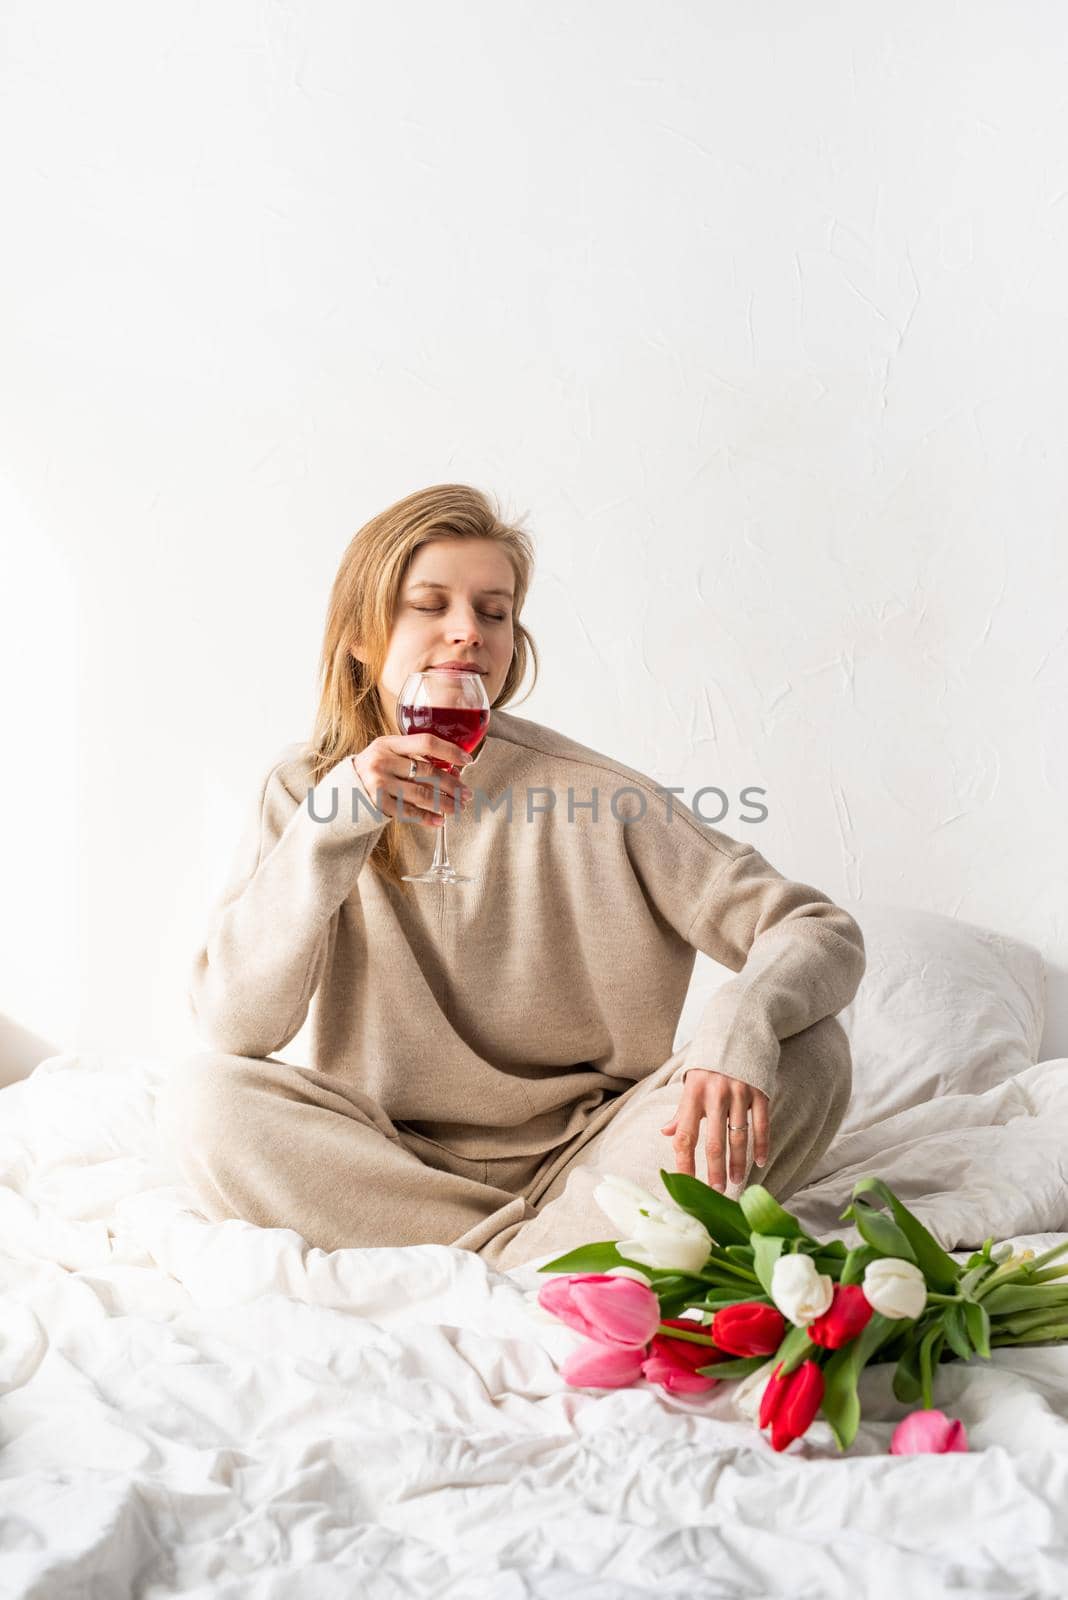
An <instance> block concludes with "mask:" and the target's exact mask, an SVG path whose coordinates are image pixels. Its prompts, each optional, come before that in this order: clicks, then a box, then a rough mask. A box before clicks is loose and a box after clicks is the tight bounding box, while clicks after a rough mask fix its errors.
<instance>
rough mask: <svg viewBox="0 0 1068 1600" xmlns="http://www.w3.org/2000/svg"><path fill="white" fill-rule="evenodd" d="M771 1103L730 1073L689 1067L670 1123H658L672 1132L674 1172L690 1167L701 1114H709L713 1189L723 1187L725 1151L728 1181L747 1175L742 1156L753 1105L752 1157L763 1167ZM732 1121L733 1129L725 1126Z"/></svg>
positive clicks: (668, 1131) (740, 1178)
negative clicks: (728, 1158)
mask: <svg viewBox="0 0 1068 1600" xmlns="http://www.w3.org/2000/svg"><path fill="white" fill-rule="evenodd" d="M769 1105H770V1102H769V1100H768V1097H767V1095H766V1094H765V1093H764V1091H763V1090H762V1089H754V1087H753V1085H752V1084H751V1083H743V1082H742V1080H741V1079H740V1078H728V1077H727V1075H726V1073H723V1072H713V1071H712V1070H711V1068H707V1067H690V1068H688V1069H687V1072H686V1075H685V1078H684V1080H683V1086H682V1101H681V1102H680V1105H679V1109H678V1111H677V1112H676V1114H675V1118H674V1120H673V1121H672V1122H669V1123H668V1124H667V1126H666V1127H664V1128H661V1130H660V1131H661V1133H663V1134H674V1138H673V1139H672V1144H673V1146H674V1150H675V1170H676V1172H688V1173H689V1174H690V1176H691V1178H693V1177H696V1173H695V1171H694V1150H695V1149H696V1147H697V1139H698V1135H699V1133H700V1129H701V1119H702V1118H703V1117H707V1118H708V1143H707V1146H706V1150H707V1161H708V1182H709V1185H710V1187H711V1188H713V1189H723V1188H724V1187H725V1178H726V1161H725V1156H726V1153H727V1152H728V1151H729V1152H730V1181H731V1182H732V1183H741V1182H742V1181H743V1179H744V1178H745V1175H746V1165H745V1158H746V1152H747V1150H748V1146H749V1109H750V1107H752V1110H753V1141H754V1146H755V1148H754V1152H753V1160H754V1162H755V1164H756V1165H757V1166H758V1167H762V1166H763V1165H764V1164H765V1162H766V1161H767V1159H768V1108H769ZM728 1123H729V1124H730V1127H731V1130H732V1131H731V1132H728V1128H727V1125H728Z"/></svg>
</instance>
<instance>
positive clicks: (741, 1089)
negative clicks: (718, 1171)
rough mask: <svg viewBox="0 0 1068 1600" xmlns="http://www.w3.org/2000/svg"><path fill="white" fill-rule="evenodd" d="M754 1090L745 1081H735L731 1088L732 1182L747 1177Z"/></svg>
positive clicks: (729, 1133)
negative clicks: (751, 1097) (750, 1102)
mask: <svg viewBox="0 0 1068 1600" xmlns="http://www.w3.org/2000/svg"><path fill="white" fill-rule="evenodd" d="M751 1092H752V1091H751V1090H750V1088H749V1086H748V1085H747V1084H744V1083H739V1082H738V1081H737V1080H735V1082H734V1087H733V1088H732V1090H731V1114H730V1120H729V1123H728V1127H727V1148H728V1150H729V1151H730V1172H731V1182H732V1183H741V1182H742V1180H743V1179H744V1177H745V1158H746V1156H747V1155H748V1153H749V1095H750V1093H751Z"/></svg>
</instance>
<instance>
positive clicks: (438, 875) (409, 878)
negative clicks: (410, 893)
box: [401, 868, 475, 883]
mask: <svg viewBox="0 0 1068 1600" xmlns="http://www.w3.org/2000/svg"><path fill="white" fill-rule="evenodd" d="M401 879H402V881H403V882H404V883H474V881H475V880H474V878H469V877H467V875H466V874H465V873H463V872H453V871H452V870H451V868H450V869H449V870H447V871H443V872H404V873H402V874H401Z"/></svg>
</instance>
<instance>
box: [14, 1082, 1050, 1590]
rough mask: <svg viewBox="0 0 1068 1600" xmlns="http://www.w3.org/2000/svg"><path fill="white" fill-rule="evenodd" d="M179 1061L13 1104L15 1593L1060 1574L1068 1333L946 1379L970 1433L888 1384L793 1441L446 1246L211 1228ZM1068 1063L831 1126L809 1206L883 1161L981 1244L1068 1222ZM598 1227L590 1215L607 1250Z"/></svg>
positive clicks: (836, 1198)
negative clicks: (893, 1440) (950, 1430)
mask: <svg viewBox="0 0 1068 1600" xmlns="http://www.w3.org/2000/svg"><path fill="white" fill-rule="evenodd" d="M165 1070H166V1069H165V1067H164V1065H163V1064H162V1063H160V1062H156V1061H154V1060H151V1059H148V1060H141V1059H135V1058H129V1057H125V1058H116V1059H111V1058H104V1057H101V1056H77V1057H76V1056H72V1055H61V1056H56V1057H53V1058H51V1059H49V1060H47V1061H45V1062H43V1063H42V1064H41V1065H40V1066H39V1067H38V1068H37V1069H36V1071H35V1072H34V1073H33V1075H32V1076H31V1077H30V1078H29V1079H27V1080H26V1081H25V1082H22V1083H18V1084H15V1085H12V1086H10V1087H9V1088H6V1089H4V1090H2V1091H0V1273H2V1279H0V1288H2V1291H3V1303H2V1322H0V1593H2V1594H3V1595H5V1596H30V1595H32V1596H40V1597H47V1600H66V1597H68V1596H69V1597H71V1600H74V1597H77V1600H85V1597H87V1596H94V1597H95V1596H101V1597H105V1596H106V1597H107V1600H112V1597H118V1596H123V1595H138V1596H146V1597H154V1596H162V1595H172V1594H181V1595H188V1596H203V1597H205V1600H207V1597H208V1596H210V1597H211V1600H219V1597H222V1596H246V1595H247V1596H271V1597H283V1596H294V1597H296V1596H300V1597H301V1600H308V1597H309V1596H311V1597H318V1596H334V1595H337V1596H345V1597H346V1600H347V1597H350V1596H353V1595H357V1594H359V1595H364V1594H366V1595H369V1596H372V1597H374V1600H378V1597H379V1596H382V1597H392V1596H401V1595H403V1596H406V1597H411V1596H422V1595H430V1594H433V1595H435V1596H449V1597H453V1596H455V1597H457V1600H461V1597H462V1600H478V1597H482V1596H492V1597H493V1600H511V1597H513V1596H514V1597H516V1600H519V1597H520V1596H522V1597H539V1600H540V1597H545V1600H549V1597H552V1600H561V1597H564V1596H572V1595H582V1596H583V1597H587V1600H607V1597H609V1596H611V1597H613V1600H615V1597H617V1596H618V1597H626V1596H632V1595H634V1596H637V1595H645V1594H651V1593H654V1592H655V1593H656V1594H657V1595H660V1596H663V1595H680V1596H683V1595H685V1596H686V1597H687V1600H694V1597H699V1600H703V1597H705V1596H721V1595H722V1596H726V1595H730V1596H736V1595H754V1596H755V1595H761V1596H763V1595H790V1596H792V1597H798V1596H813V1597H816V1596H819V1597H820V1600H826V1597H831V1596H837V1595H848V1596H850V1597H851V1600H852V1597H853V1596H855V1595H856V1594H858V1593H861V1594H864V1595H866V1596H882V1595H887V1596H889V1595H894V1596H899V1595H901V1594H909V1595H912V1596H915V1597H917V1600H921V1597H922V1600H932V1597H936V1596H941V1595H943V1594H945V1595H950V1594H952V1595H954V1596H959V1595H960V1594H962V1593H966V1594H979V1593H981V1594H983V1595H985V1596H997V1597H1004V1600H1017V1597H1019V1600H1023V1597H1025V1596H1026V1597H1028V1600H1033V1597H1035V1596H1047V1595H1049V1596H1053V1595H1063V1594H1065V1593H1066V1592H1068V1346H1045V1347H1042V1346H1037V1347H1036V1346H1032V1347H1029V1348H1022V1349H1018V1350H1005V1349H1001V1350H996V1351H995V1352H994V1355H993V1358H992V1360H991V1361H990V1362H989V1363H985V1362H981V1361H979V1360H975V1361H973V1362H972V1363H970V1364H969V1365H967V1366H964V1365H962V1364H960V1363H959V1362H955V1363H952V1364H949V1365H945V1366H943V1367H941V1368H940V1370H939V1375H938V1380H937V1387H936V1394H935V1404H936V1405H940V1406H941V1407H942V1408H943V1409H944V1410H946V1411H947V1412H948V1413H949V1414H950V1415H952V1416H954V1417H960V1418H961V1420H962V1421H963V1422H964V1423H965V1426H966V1428H967V1430H968V1435H969V1440H970V1444H971V1452H970V1453H969V1454H968V1455H953V1456H939V1457H918V1456H917V1457H905V1458H897V1457H893V1456H889V1455H887V1453H886V1451H887V1446H888V1444H889V1441H890V1435H891V1433H892V1431H893V1427H894V1424H895V1423H896V1422H897V1420H898V1419H899V1418H900V1417H901V1416H902V1415H904V1414H905V1412H906V1411H907V1410H908V1409H910V1408H908V1407H904V1406H902V1405H900V1404H899V1403H898V1402H897V1401H896V1400H895V1399H894V1397H893V1394H892V1391H891V1388H890V1379H891V1374H892V1370H893V1369H892V1367H891V1366H890V1365H884V1366H880V1367H876V1368H873V1369H868V1370H867V1371H866V1372H865V1373H864V1374H863V1376H862V1379H861V1397H862V1404H863V1411H864V1420H863V1421H862V1424H861V1427H860V1431H859V1433H858V1436H857V1439H856V1442H855V1444H854V1445H853V1446H852V1448H851V1450H850V1451H849V1452H848V1454H846V1455H841V1454H840V1453H839V1451H838V1450H837V1447H836V1446H835V1444H834V1442H833V1439H832V1438H831V1435H830V1430H829V1428H828V1427H827V1425H826V1423H824V1422H822V1421H819V1422H817V1423H816V1424H815V1425H814V1428H813V1430H812V1431H811V1432H810V1434H809V1436H808V1437H807V1438H806V1439H804V1440H800V1441H797V1442H795V1443H794V1444H793V1445H792V1446H791V1447H790V1449H789V1450H788V1451H785V1452H783V1453H781V1454H778V1453H776V1452H775V1451H773V1450H772V1449H771V1446H770V1443H769V1442H768V1439H767V1436H766V1435H763V1434H761V1433H759V1432H758V1431H757V1430H756V1429H755V1428H754V1427H753V1425H752V1424H751V1423H750V1422H748V1421H747V1420H745V1419H744V1418H743V1417H742V1416H741V1415H740V1414H739V1413H738V1412H737V1411H736V1409H735V1406H734V1404H733V1401H732V1399H731V1386H730V1385H728V1384H725V1385H723V1387H722V1389H721V1390H719V1391H713V1393H712V1395H711V1397H697V1398H690V1399H676V1398H672V1397H670V1396H668V1395H666V1394H665V1393H664V1392H663V1391H662V1390H660V1389H659V1388H656V1387H653V1386H650V1385H648V1384H646V1383H641V1384H639V1385H637V1386H635V1387H633V1388H629V1389H624V1390H617V1391H586V1390H576V1389H572V1388H570V1387H569V1386H568V1385H566V1384H565V1383H564V1382H563V1381H562V1380H561V1378H560V1376H559V1372H558V1370H557V1365H556V1363H557V1361H558V1360H559V1359H560V1357H561V1356H562V1355H563V1354H564V1353H565V1352H566V1351H567V1350H568V1349H569V1348H571V1346H572V1344H573V1342H574V1340H575V1339H576V1337H577V1336H576V1335H574V1334H573V1333H571V1332H570V1330H568V1329H566V1328H564V1327H562V1326H560V1325H558V1324H549V1323H546V1322H544V1321H541V1320H539V1318H538V1317H537V1315H532V1313H531V1305H532V1297H533V1295H534V1293H535V1292H536V1287H537V1285H538V1284H539V1283H541V1282H544V1281H545V1277H544V1275H539V1274H538V1273H537V1271H536V1266H537V1265H538V1264H540V1262H542V1261H545V1260H547V1259H550V1258H549V1257H546V1256H541V1257H539V1258H538V1259H537V1261H536V1262H534V1263H532V1264H530V1265H529V1266H525V1267H523V1268H521V1269H517V1270H516V1271H514V1272H513V1273H510V1274H507V1275H506V1274H501V1273H497V1272H494V1271H493V1270H492V1269H490V1268H489V1267H487V1266H486V1265H485V1264H484V1263H483V1262H482V1261H481V1260H480V1259H479V1258H478V1257H476V1256H473V1255H471V1254H469V1253H467V1252H464V1251H459V1250H454V1249H452V1248H451V1247H446V1246H437V1245H427V1246H420V1247H416V1248H408V1249H392V1248H389V1249H376V1250H342V1251H335V1252H333V1253H331V1254H327V1253H324V1252H323V1251H320V1250H316V1249H309V1248H308V1247H307V1246H306V1245H305V1243H304V1241H303V1240H302V1239H301V1238H300V1236H299V1235H297V1234H296V1233H294V1232H291V1231H288V1230H264V1229H258V1228H254V1227H252V1226H250V1225H248V1224H246V1223H242V1222H238V1221H233V1222H228V1223H224V1224H221V1225H217V1224H212V1223H209V1222H206V1221H205V1220H203V1219H202V1218H201V1217H200V1216H199V1214H197V1213H196V1211H195V1208H192V1207H191V1197H190V1196H189V1195H188V1193H187V1192H186V1191H185V1190H184V1189H183V1188H182V1186H181V1185H180V1184H175V1183H173V1182H172V1181H170V1180H171V1178H172V1176H173V1175H172V1174H170V1173H169V1172H168V1171H167V1169H166V1167H165V1166H164V1164H163V1163H162V1161H161V1156H160V1152H159V1150H158V1146H157V1136H156V1131H155V1125H154V1121H153V1104H154V1096H155V1092H156V1089H157V1086H158V1084H159V1082H160V1080H161V1075H162V1073H163V1072H164V1071H165ZM1066 1125H1068V1059H1064V1060H1058V1061H1049V1062H1045V1063H1041V1064H1039V1065H1036V1066H1032V1067H1029V1068H1027V1069H1026V1070H1024V1071H1021V1072H1019V1073H1018V1074H1017V1075H1016V1076H1015V1077H1014V1078H1013V1079H1011V1080H1010V1081H1008V1082H1006V1083H1003V1084H1000V1085H997V1086H995V1087H993V1088H991V1089H989V1090H988V1091H987V1092H986V1093H983V1094H981V1095H962V1096H956V1097H951V1098H946V1099H943V1100H941V1101H939V1102H937V1103H935V1104H932V1105H927V1106H920V1107H913V1108H910V1109H909V1110H906V1111H903V1112H901V1113H899V1114H898V1115H897V1116H895V1117H892V1118H890V1119H889V1120H887V1121H886V1122H883V1123H880V1124H879V1125H877V1126H875V1127H872V1128H867V1129H863V1130H860V1131H859V1132H856V1133H853V1134H850V1135H848V1136H847V1137H845V1138H844V1139H842V1140H840V1141H839V1142H838V1143H837V1144H836V1145H835V1146H834V1147H833V1148H832V1150H831V1151H830V1152H829V1153H828V1157H827V1160H826V1161H825V1163H824V1167H823V1169H822V1170H821V1171H820V1172H819V1173H818V1174H817V1181H815V1182H813V1183H812V1184H811V1185H809V1187H808V1188H807V1189H806V1190H805V1191H803V1192H802V1193H801V1194H799V1195H796V1196H794V1197H793V1198H792V1199H791V1200H790V1201H789V1205H790V1207H791V1209H793V1210H795V1211H796V1212H797V1213H798V1214H799V1215H800V1216H801V1217H802V1219H803V1220H804V1222H805V1223H806V1225H808V1226H810V1227H812V1228H813V1229H816V1230H818V1231H819V1232H820V1233H821V1234H823V1235H826V1236H829V1237H837V1238H842V1239H846V1240H849V1239H855V1238H856V1235H855V1233H854V1232H853V1230H852V1229H851V1228H850V1226H849V1225H847V1224H843V1223H842V1222H841V1221H840V1220H839V1217H838V1213H839V1212H840V1211H841V1209H842V1208H843V1206H844V1205H845V1204H846V1202H847V1201H848V1198H849V1195H850V1191H851V1188H852V1184H853V1182H854V1181H855V1180H856V1178H858V1177H860V1176H862V1175H863V1174H865V1173H867V1172H877V1173H879V1174H880V1175H881V1176H883V1177H884V1178H885V1179H886V1180H887V1182H889V1183H890V1184H891V1185H892V1187H893V1188H894V1189H895V1190H896V1191H897V1193H898V1194H899V1195H900V1196H901V1198H902V1199H903V1200H904V1201H905V1202H906V1204H908V1205H909V1206H910V1207H912V1208H913V1209H914V1210H915V1212H916V1213H917V1215H919V1216H920V1217H921V1218H922V1219H923V1220H924V1222H926V1224H927V1225H928V1226H929V1227H930V1228H932V1230H933V1231H934V1232H935V1233H936V1234H937V1235H938V1237H939V1238H940V1240H941V1242H942V1243H943V1244H944V1245H945V1246H946V1248H948V1249H951V1250H953V1252H954V1253H955V1254H957V1255H958V1258H960V1259H963V1256H964V1255H966V1254H967V1253H968V1252H969V1251H970V1250H971V1249H972V1248H973V1247H974V1246H976V1245H978V1244H980V1243H981V1242H982V1239H983V1238H984V1237H985V1236H986V1235H987V1234H994V1235H996V1236H998V1237H1004V1238H1011V1239H1014V1240H1015V1241H1016V1242H1017V1243H1018V1244H1021V1245H1022V1244H1031V1245H1033V1246H1034V1247H1035V1249H1036V1251H1038V1250H1040V1249H1043V1248H1046V1247H1048V1246H1049V1245H1051V1244H1053V1243H1055V1242H1057V1241H1059V1240H1060V1239H1062V1238H1065V1237H1068V1182H1066V1178H1068V1162H1066V1157H1065V1153H1064V1139H1063V1134H1064V1129H1065V1127H1066ZM611 1236H612V1229H611V1225H610V1224H609V1223H608V1220H607V1218H605V1219H603V1225H602V1226H598V1219H596V1218H594V1219H591V1237H611Z"/></svg>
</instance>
